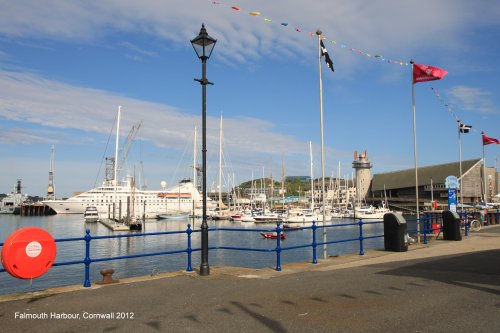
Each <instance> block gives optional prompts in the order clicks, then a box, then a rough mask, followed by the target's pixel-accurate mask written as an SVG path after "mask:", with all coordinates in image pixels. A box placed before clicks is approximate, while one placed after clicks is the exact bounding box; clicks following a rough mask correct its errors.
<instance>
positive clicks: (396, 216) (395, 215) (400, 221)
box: [384, 213, 406, 224]
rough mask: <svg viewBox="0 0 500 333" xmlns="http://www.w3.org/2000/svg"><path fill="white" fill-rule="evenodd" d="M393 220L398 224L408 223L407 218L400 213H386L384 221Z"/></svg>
mask: <svg viewBox="0 0 500 333" xmlns="http://www.w3.org/2000/svg"><path fill="white" fill-rule="evenodd" d="M389 221H390V222H392V223H397V224H406V220H405V218H404V217H403V215H401V214H399V213H385V214H384V222H389Z"/></svg>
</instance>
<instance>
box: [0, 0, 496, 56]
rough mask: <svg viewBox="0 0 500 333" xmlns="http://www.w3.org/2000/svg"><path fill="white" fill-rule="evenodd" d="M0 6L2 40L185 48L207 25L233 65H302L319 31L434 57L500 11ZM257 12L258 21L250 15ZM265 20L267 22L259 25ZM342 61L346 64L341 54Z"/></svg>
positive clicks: (462, 5) (279, 4) (179, 2)
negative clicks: (151, 40)
mask: <svg viewBox="0 0 500 333" xmlns="http://www.w3.org/2000/svg"><path fill="white" fill-rule="evenodd" d="M3 2H4V3H3V4H2V6H1V7H2V11H1V12H0V34H1V35H5V36H11V37H39V38H48V39H55V40H66V41H92V40H97V39H102V38H106V36H108V35H110V34H112V33H114V32H115V31H121V32H138V33H147V34H151V35H154V36H157V37H160V38H164V39H167V40H170V41H174V42H179V43H182V44H185V43H186V40H188V39H191V38H193V37H194V36H195V34H196V33H197V32H198V29H199V26H200V23H201V22H205V24H206V25H207V29H208V32H209V34H211V35H212V36H214V37H216V38H217V39H218V40H219V43H220V44H222V45H224V47H221V48H219V50H218V52H217V55H216V57H218V58H219V59H232V60H233V61H245V60H251V59H256V58H259V57H260V56H262V55H266V56H269V55H271V54H274V55H276V56H279V55H289V56H290V55H291V54H295V56H296V57H297V59H300V57H301V55H304V54H305V53H307V52H310V51H309V50H310V44H311V43H309V42H308V40H310V37H308V35H307V33H308V32H310V31H312V32H314V31H315V30H316V28H317V27H320V28H321V29H322V30H323V32H324V34H325V36H326V37H328V38H330V39H335V40H338V41H339V42H341V43H344V44H348V45H349V46H350V47H354V48H356V49H361V50H364V51H372V52H374V53H384V52H385V53H388V54H384V56H386V57H393V58H395V59H398V58H402V59H404V60H405V61H407V60H408V58H409V57H410V55H412V54H413V53H416V52H418V51H419V46H420V45H422V44H425V45H428V46H429V47H432V48H433V50H437V49H440V48H452V49H456V48H457V47H460V45H461V44H462V43H460V41H463V40H464V38H466V37H465V36H464V34H463V33H464V32H465V31H467V26H468V24H470V23H474V24H476V25H477V24H482V25H485V26H487V25H492V24H496V25H498V20H497V18H498V14H500V4H498V3H492V2H491V1H474V2H470V1H456V0H443V1H437V2H436V1H431V0H422V1H418V2H406V1H396V0H386V1H377V2H367V1H363V0H345V1H335V2H334V3H332V2H331V1H327V0H316V1H314V2H304V1H302V0H301V1H299V0H286V1H285V0H282V1H266V2H262V1H245V2H244V3H241V4H239V5H240V6H241V7H242V10H241V11H234V10H231V9H230V6H231V5H234V3H232V2H231V3H230V2H223V1H221V4H219V5H214V4H212V2H210V1H203V0H169V1H141V2H137V1H135V0H120V1H97V0H95V1H91V0H89V1H84V2H71V1H69V2H68V1H65V0H48V1H44V2H40V1H36V0H33V1H28V0H24V1H3ZM254 10H258V11H260V12H262V15H260V16H256V17H253V16H250V15H248V12H250V11H254ZM264 17H266V18H270V19H272V22H267V23H266V22H264ZM282 22H286V23H288V26H287V27H284V26H282V25H281V24H280V23H282ZM295 28H300V29H301V30H302V31H303V32H302V33H297V32H295ZM344 53H345V52H344ZM339 56H340V57H341V58H342V57H344V56H343V54H342V52H339ZM346 58H349V57H346ZM346 61H349V60H346Z"/></svg>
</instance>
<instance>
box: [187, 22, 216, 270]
mask: <svg viewBox="0 0 500 333" xmlns="http://www.w3.org/2000/svg"><path fill="white" fill-rule="evenodd" d="M215 43H217V40H216V39H213V38H212V37H210V36H209V35H208V33H207V30H206V29H205V25H204V24H202V25H201V29H200V33H199V34H198V36H196V37H195V38H193V39H192V40H191V45H193V49H194V51H195V52H196V55H197V56H198V58H200V59H201V65H202V66H201V68H202V72H201V73H202V76H201V80H200V79H194V80H195V81H198V82H199V83H200V84H201V88H202V150H201V151H202V156H203V165H202V173H203V188H202V190H203V219H202V223H201V264H200V275H203V276H205V275H209V274H210V266H209V265H208V224H207V129H206V128H207V126H206V125H207V84H212V85H213V83H212V82H209V81H208V80H207V77H206V63H207V60H208V58H210V55H211V54H212V51H213V49H214V46H215Z"/></svg>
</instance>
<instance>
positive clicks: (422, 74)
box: [413, 64, 448, 84]
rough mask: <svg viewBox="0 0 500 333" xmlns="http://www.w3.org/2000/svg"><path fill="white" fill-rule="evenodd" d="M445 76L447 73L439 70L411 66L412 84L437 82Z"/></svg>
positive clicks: (424, 66)
mask: <svg viewBox="0 0 500 333" xmlns="http://www.w3.org/2000/svg"><path fill="white" fill-rule="evenodd" d="M446 74H448V72H447V71H445V70H443V69H441V68H437V67H432V66H427V65H418V64H413V83H414V84H415V83H419V82H425V81H433V80H439V79H442V78H443V77H444V76H445V75H446Z"/></svg>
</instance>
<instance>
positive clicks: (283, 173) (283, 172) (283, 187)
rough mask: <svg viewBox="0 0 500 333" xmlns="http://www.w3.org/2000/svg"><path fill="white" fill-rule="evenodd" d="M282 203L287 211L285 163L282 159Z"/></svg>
mask: <svg viewBox="0 0 500 333" xmlns="http://www.w3.org/2000/svg"><path fill="white" fill-rule="evenodd" d="M281 203H282V209H285V161H284V159H283V157H282V158H281Z"/></svg>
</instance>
